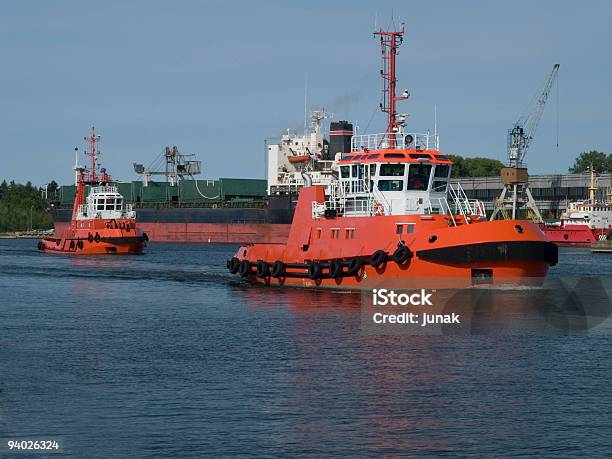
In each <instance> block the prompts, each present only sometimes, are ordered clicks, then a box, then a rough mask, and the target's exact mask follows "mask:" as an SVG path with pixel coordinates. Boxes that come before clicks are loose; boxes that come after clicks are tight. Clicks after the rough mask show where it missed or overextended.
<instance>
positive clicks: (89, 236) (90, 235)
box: [87, 233, 94, 244]
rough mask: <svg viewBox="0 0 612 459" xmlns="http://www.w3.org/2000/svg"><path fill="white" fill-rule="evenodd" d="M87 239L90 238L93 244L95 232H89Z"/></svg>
mask: <svg viewBox="0 0 612 459" xmlns="http://www.w3.org/2000/svg"><path fill="white" fill-rule="evenodd" d="M87 240H88V241H89V243H90V244H91V243H92V242H93V240H94V237H93V234H91V233H89V234H88V235H87Z"/></svg>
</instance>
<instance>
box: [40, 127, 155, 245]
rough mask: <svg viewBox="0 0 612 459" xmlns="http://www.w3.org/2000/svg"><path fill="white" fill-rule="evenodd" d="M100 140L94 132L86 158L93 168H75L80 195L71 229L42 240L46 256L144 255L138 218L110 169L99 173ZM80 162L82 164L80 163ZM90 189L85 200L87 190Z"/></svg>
mask: <svg viewBox="0 0 612 459" xmlns="http://www.w3.org/2000/svg"><path fill="white" fill-rule="evenodd" d="M99 139H100V136H97V135H96V134H95V132H94V129H93V128H92V129H91V134H90V136H89V137H85V140H86V141H87V142H88V143H89V149H88V150H87V151H86V154H87V155H89V156H90V158H91V166H90V169H89V170H88V171H87V170H86V169H85V168H83V167H81V166H78V165H77V164H75V173H76V182H77V192H76V197H75V200H74V205H73V209H72V219H71V221H70V227H69V228H68V229H67V230H65V231H63V232H62V233H61V234H58V233H56V234H55V235H54V237H49V238H45V239H42V240H41V241H40V242H39V243H38V249H39V250H40V251H41V252H46V253H70V254H84V255H99V254H136V253H142V251H143V249H144V247H145V245H146V241H147V240H148V237H147V235H146V233H143V232H142V231H141V230H140V229H139V228H138V226H137V225H136V214H135V212H134V211H133V210H132V209H131V207H130V206H129V205H126V204H124V202H123V196H121V194H119V192H118V191H117V188H116V187H114V186H110V185H109V183H110V181H111V178H110V176H109V175H108V174H107V173H106V169H104V168H101V169H100V170H99V171H98V170H97V158H98V157H99V155H100V152H99V151H98V150H97V149H96V143H97V142H98V141H99ZM77 162H78V161H77ZM87 185H89V186H90V191H89V195H88V196H87V197H85V190H86V186H87Z"/></svg>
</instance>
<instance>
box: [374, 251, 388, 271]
mask: <svg viewBox="0 0 612 459" xmlns="http://www.w3.org/2000/svg"><path fill="white" fill-rule="evenodd" d="M385 261H387V253H386V252H385V251H384V250H377V251H376V252H374V253H373V254H372V256H371V257H370V264H371V265H372V266H373V267H375V268H378V267H379V266H380V265H382V264H383V263H384V262H385Z"/></svg>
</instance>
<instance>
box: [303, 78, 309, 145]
mask: <svg viewBox="0 0 612 459" xmlns="http://www.w3.org/2000/svg"><path fill="white" fill-rule="evenodd" d="M307 130H308V74H305V75H304V133H306V131H307Z"/></svg>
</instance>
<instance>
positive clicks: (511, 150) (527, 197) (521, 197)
mask: <svg viewBox="0 0 612 459" xmlns="http://www.w3.org/2000/svg"><path fill="white" fill-rule="evenodd" d="M558 72H559V64H555V65H554V66H553V69H552V71H551V72H550V73H549V75H548V77H547V78H546V81H545V82H544V87H543V88H542V90H541V91H540V92H539V93H538V94H539V95H538V96H537V98H536V99H535V103H533V104H530V106H529V108H528V110H526V111H525V113H524V114H523V115H521V116H520V117H519V119H518V120H517V121H516V122H515V123H514V125H513V126H512V129H510V130H509V131H508V147H507V154H508V165H507V166H506V167H503V168H502V170H501V182H502V185H503V187H504V188H503V189H502V192H501V195H500V196H499V198H497V200H496V201H495V209H494V210H493V214H492V215H491V220H495V218H496V217H497V216H498V215H499V214H501V215H502V216H505V215H507V209H508V208H510V209H512V219H513V220H514V219H516V215H517V210H518V209H520V208H521V207H522V206H526V207H527V208H528V209H529V210H531V212H533V217H534V220H535V221H536V222H538V223H541V222H542V216H541V214H540V211H539V209H538V207H537V205H536V202H535V200H534V199H533V196H532V195H531V191H529V174H528V172H527V165H526V164H525V163H524V160H525V156H526V155H527V151H528V150H529V147H530V146H531V143H532V141H533V137H534V136H535V132H536V130H537V128H538V124H539V123H540V119H541V118H542V113H544V106H545V105H546V101H547V100H548V96H549V95H550V91H551V89H552V86H553V83H554V82H555V78H556V77H557V73H558Z"/></svg>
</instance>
